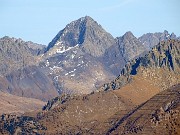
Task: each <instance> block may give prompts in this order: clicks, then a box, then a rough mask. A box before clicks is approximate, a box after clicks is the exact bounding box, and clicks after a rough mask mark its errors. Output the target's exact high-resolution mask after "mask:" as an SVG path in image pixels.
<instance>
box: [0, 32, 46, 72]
mask: <svg viewBox="0 0 180 135" xmlns="http://www.w3.org/2000/svg"><path fill="white" fill-rule="evenodd" d="M33 46H34V43H32V42H25V41H23V40H22V39H16V38H10V37H7V36H6V37H3V38H1V39H0V59H1V60H0V74H1V75H4V74H7V73H10V72H11V71H14V70H17V69H19V68H24V67H26V66H28V65H33V64H34V63H36V57H35V56H36V55H37V54H38V53H40V50H41V49H43V47H42V46H40V45H38V44H36V48H33ZM39 46H40V47H39ZM37 47H39V48H38V49H37Z"/></svg>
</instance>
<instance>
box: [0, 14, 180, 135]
mask: <svg viewBox="0 0 180 135" xmlns="http://www.w3.org/2000/svg"><path fill="white" fill-rule="evenodd" d="M0 115H1V117H0V134H3V135H4V134H18V135H19V134H36V135H39V134H40V135H41V134H43V135H44V134H51V135H52V134H78V135H80V134H107V135H109V134H120V135H125V134H132V135H134V134H145V135H149V134H152V135H159V134H163V135H170V134H171V135H175V134H180V37H177V36H176V35H175V34H174V33H172V34H169V33H168V31H166V30H165V31H164V32H157V33H147V34H144V35H142V36H141V37H138V38H137V37H135V36H134V35H133V33H132V32H130V31H128V32H126V33H125V34H124V35H122V36H120V37H116V38H114V37H113V36H112V35H111V34H110V33H108V32H106V30H105V29H103V28H102V26H101V25H100V24H98V23H97V22H96V21H95V20H93V19H92V18H91V17H89V16H85V17H82V18H80V19H78V20H75V21H73V22H71V23H69V24H67V25H66V26H65V28H64V29H63V30H60V31H59V32H58V33H57V35H55V37H54V38H53V39H52V41H50V43H49V44H48V45H47V46H46V45H40V44H37V43H33V42H30V41H28V42H26V41H23V40H22V39H16V38H10V37H8V36H5V37H3V38H0Z"/></svg>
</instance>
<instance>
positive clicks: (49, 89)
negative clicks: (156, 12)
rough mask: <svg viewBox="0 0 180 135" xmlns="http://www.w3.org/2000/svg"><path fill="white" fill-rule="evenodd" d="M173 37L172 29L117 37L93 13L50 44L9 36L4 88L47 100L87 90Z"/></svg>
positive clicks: (4, 45) (0, 42) (4, 43)
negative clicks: (169, 32)
mask: <svg viewBox="0 0 180 135" xmlns="http://www.w3.org/2000/svg"><path fill="white" fill-rule="evenodd" d="M169 39H178V38H177V37H176V35H175V34H173V33H172V34H171V35H170V34H168V32H167V31H164V32H163V33H148V34H144V35H143V36H141V37H139V38H136V37H135V36H134V35H133V34H132V33H131V32H127V33H125V34H124V35H123V36H122V37H117V38H113V36H112V35H111V34H109V33H108V32H106V31H105V30H104V29H103V28H102V27H101V25H99V24H98V23H97V22H96V21H94V20H93V19H92V18H91V17H89V16H86V17H82V18H80V19H78V20H75V21H73V22H71V23H70V24H68V25H67V26H66V27H65V28H64V29H63V30H61V31H60V32H59V33H58V34H57V35H56V36H55V37H54V39H53V40H52V41H51V42H50V43H49V45H48V46H47V47H45V46H42V45H38V44H35V43H32V42H25V41H22V40H21V39H15V38H9V37H4V38H1V39H0V47H1V49H0V51H1V52H2V53H1V66H0V74H2V77H1V80H2V82H4V83H0V88H1V89H2V90H3V91H8V92H10V93H12V94H15V95H19V96H26V97H33V98H39V99H43V100H47V99H50V98H52V97H53V96H55V95H58V93H59V94H61V93H72V94H88V93H90V92H92V91H95V90H96V89H98V88H99V87H100V86H102V85H103V84H104V83H105V82H108V81H110V80H112V79H114V78H116V77H117V76H118V75H119V74H120V73H121V70H122V69H123V67H124V66H125V64H126V63H127V62H128V61H131V60H133V59H135V58H137V57H139V56H143V55H144V54H146V53H148V51H150V50H151V48H152V47H153V46H155V45H157V44H158V43H159V42H160V41H167V40H169ZM30 82H31V83H30ZM52 93H53V94H52Z"/></svg>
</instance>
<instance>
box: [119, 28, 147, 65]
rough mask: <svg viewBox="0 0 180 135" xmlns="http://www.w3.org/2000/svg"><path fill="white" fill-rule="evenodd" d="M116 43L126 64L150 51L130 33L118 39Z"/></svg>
mask: <svg viewBox="0 0 180 135" xmlns="http://www.w3.org/2000/svg"><path fill="white" fill-rule="evenodd" d="M116 43H117V45H118V46H119V50H120V51H121V53H122V55H123V57H124V59H125V60H126V62H128V61H130V60H132V59H134V58H136V57H138V56H139V55H140V54H142V53H143V52H145V51H147V50H148V49H147V48H146V46H144V45H143V44H142V43H141V42H140V41H139V40H138V39H137V38H136V37H135V36H134V35H133V34H132V32H130V31H129V32H126V33H125V34H124V35H123V36H122V37H118V38H116Z"/></svg>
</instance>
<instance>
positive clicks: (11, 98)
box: [0, 91, 45, 114]
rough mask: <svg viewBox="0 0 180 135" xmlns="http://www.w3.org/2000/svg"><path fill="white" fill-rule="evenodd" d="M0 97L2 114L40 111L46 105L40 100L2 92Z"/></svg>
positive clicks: (0, 112) (0, 111)
mask: <svg viewBox="0 0 180 135" xmlns="http://www.w3.org/2000/svg"><path fill="white" fill-rule="evenodd" d="M0 97H1V98H0V114H3V113H6V114H7V113H24V112H27V111H33V110H38V109H41V108H42V106H43V105H44V104H45V102H43V101H41V100H38V99H32V98H25V97H19V96H15V95H11V94H9V93H5V92H2V91H0Z"/></svg>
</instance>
